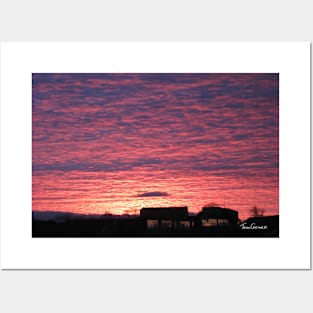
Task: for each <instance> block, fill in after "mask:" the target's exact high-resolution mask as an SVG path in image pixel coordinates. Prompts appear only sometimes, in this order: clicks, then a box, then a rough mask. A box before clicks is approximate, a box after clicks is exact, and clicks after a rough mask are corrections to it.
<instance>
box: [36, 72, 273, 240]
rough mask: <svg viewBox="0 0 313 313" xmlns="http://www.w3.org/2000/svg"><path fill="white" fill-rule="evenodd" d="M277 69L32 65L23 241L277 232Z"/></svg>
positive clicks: (254, 235)
mask: <svg viewBox="0 0 313 313" xmlns="http://www.w3.org/2000/svg"><path fill="white" fill-rule="evenodd" d="M278 226H279V74H278V73H33V74H32V236H33V237H279V227H278Z"/></svg>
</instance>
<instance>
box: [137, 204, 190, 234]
mask: <svg viewBox="0 0 313 313" xmlns="http://www.w3.org/2000/svg"><path fill="white" fill-rule="evenodd" d="M140 217H141V218H142V219H144V220H145V223H146V228H147V229H148V230H153V229H154V230H173V229H184V228H190V227H191V226H192V225H193V221H192V220H191V219H190V218H189V216H188V207H161V208H142V209H141V210H140Z"/></svg>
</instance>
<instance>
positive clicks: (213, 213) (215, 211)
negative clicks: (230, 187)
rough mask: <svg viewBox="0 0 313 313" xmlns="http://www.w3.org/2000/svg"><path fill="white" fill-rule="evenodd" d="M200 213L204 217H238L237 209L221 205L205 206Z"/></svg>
mask: <svg viewBox="0 0 313 313" xmlns="http://www.w3.org/2000/svg"><path fill="white" fill-rule="evenodd" d="M198 215H199V216H200V217H203V218H226V219H229V218H231V219H238V212H237V211H235V210H231V209H227V208H221V207H203V208H202V211H201V212H200V213H199V214H198Z"/></svg>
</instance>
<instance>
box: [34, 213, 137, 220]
mask: <svg viewBox="0 0 313 313" xmlns="http://www.w3.org/2000/svg"><path fill="white" fill-rule="evenodd" d="M32 217H33V219H34V220H37V221H56V222H64V221H67V220H71V219H111V218H115V219H116V218H119V219H124V218H131V217H137V215H128V214H124V215H113V214H79V213H69V212H59V211H33V212H32Z"/></svg>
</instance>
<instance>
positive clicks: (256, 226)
mask: <svg viewBox="0 0 313 313" xmlns="http://www.w3.org/2000/svg"><path fill="white" fill-rule="evenodd" d="M239 226H240V227H241V229H263V230H265V229H268V227H267V225H256V224H255V223H251V224H250V225H247V223H242V224H240V225H239Z"/></svg>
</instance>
